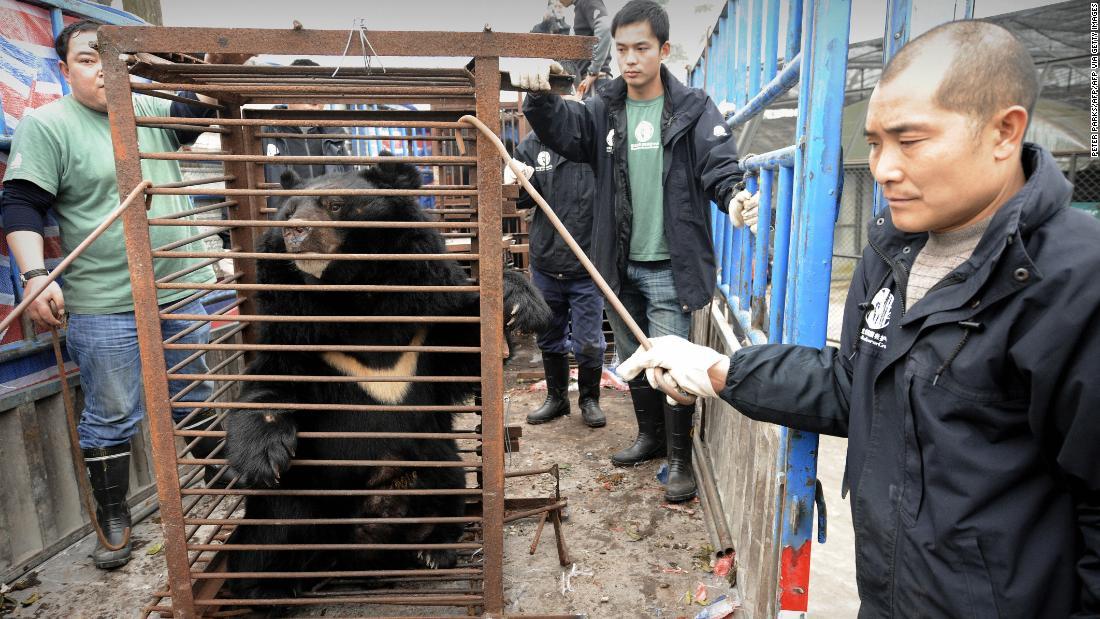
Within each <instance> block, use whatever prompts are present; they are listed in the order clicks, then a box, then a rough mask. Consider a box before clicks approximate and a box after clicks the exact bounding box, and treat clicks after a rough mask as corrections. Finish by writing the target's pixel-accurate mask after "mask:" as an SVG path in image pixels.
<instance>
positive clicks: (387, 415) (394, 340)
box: [226, 163, 550, 598]
mask: <svg viewBox="0 0 1100 619" xmlns="http://www.w3.org/2000/svg"><path fill="white" fill-rule="evenodd" d="M281 184H282V186H283V187H284V188H287V189H293V188H309V189H358V188H364V189H371V188H376V189H402V188H416V187H419V186H420V174H419V172H418V171H417V169H416V168H415V167H414V166H412V165H408V164H395V163H383V164H381V165H377V166H371V167H367V168H365V169H363V170H360V171H355V172H348V173H342V174H329V175H325V176H320V177H317V178H315V179H313V180H310V181H308V182H306V183H303V182H302V181H301V179H299V178H298V177H297V176H296V175H295V174H294V173H293V172H292V171H291V172H287V173H284V174H283V177H282V179H281ZM277 218H278V219H280V220H287V221H294V222H301V225H300V226H289V227H281V228H273V229H271V230H270V231H269V232H268V233H267V234H265V236H264V237H263V241H262V247H261V251H263V252H267V253H288V254H307V253H311V254H314V256H312V257H311V258H313V259H302V260H295V259H261V260H258V261H257V263H258V264H257V279H258V281H259V282H260V283H263V284H295V285H303V284H306V285H317V286H319V288H318V290H316V291H314V290H310V291H308V292H301V291H286V290H279V289H270V288H269V289H264V290H262V291H261V292H259V293H258V294H257V296H256V300H257V305H258V312H259V313H260V314H267V315H282V316H332V315H339V316H348V317H357V316H416V317H432V316H439V317H449V316H477V315H478V314H479V303H480V301H479V297H478V295H477V294H476V293H472V292H460V291H451V290H446V291H396V292H395V291H376V290H369V291H357V292H347V291H330V290H324V289H322V288H320V286H321V285H331V284H343V285H347V284H354V285H363V284H366V285H418V286H456V285H469V284H470V283H471V282H470V281H469V280H468V278H467V277H466V274H465V272H464V271H463V270H462V268H461V267H460V266H459V265H458V264H457V263H456V262H455V261H453V260H439V259H428V258H425V259H423V260H408V259H406V260H389V261H380V260H373V261H372V260H325V259H316V254H318V253H325V254H333V253H336V254H442V253H445V252H446V248H445V244H444V241H443V238H442V236H441V234H440V233H439V231H438V229H437V228H431V227H400V228H392V227H389V228H378V227H353V228H335V227H323V226H319V225H316V224H317V223H319V222H326V221H353V222H354V221H361V222H367V221H394V222H410V223H412V222H426V221H429V219H428V217H427V216H426V215H425V214H424V213H423V212H422V211H421V208H420V207H419V206H418V205H417V203H416V202H415V201H414V198H411V197H408V196H333V195H328V196H295V197H292V198H290V199H288V200H286V202H284V204H283V205H282V207H281V209H280V211H279V214H278V216H277ZM504 307H505V311H506V314H505V316H504V321H505V323H506V326H505V330H506V335H507V333H508V332H511V331H515V330H522V331H537V330H539V329H542V328H544V327H545V325H546V324H547V323H548V321H549V318H550V310H549V308H548V307H547V306H546V304H545V302H543V300H542V298H541V297H540V296H539V294H538V292H537V291H536V290H535V289H534V287H532V286H531V285H530V284H529V283H528V281H527V279H526V278H525V277H524V276H523V275H522V274H521V273H518V272H514V271H505V275H504ZM261 324H262V328H261V329H260V334H259V341H260V343H264V344H293V345H296V346H299V347H303V348H302V349H300V350H296V351H293V352H266V351H265V352H260V353H257V356H256V357H255V359H254V360H253V361H252V362H251V363H250V365H249V367H248V369H247V373H248V374H251V375H278V376H361V377H364V378H372V379H374V381H375V382H318V381H310V380H308V379H304V380H301V381H292V382H286V381H275V380H271V381H257V382H244V383H243V384H242V385H243V386H242V393H241V397H240V399H241V400H242V401H246V402H256V403H265V402H270V403H308V404H323V405H329V404H332V405H346V404H354V405H421V406H432V405H452V404H463V403H465V402H467V401H468V400H469V399H470V398H471V396H472V395H474V393H475V391H476V389H477V387H478V385H477V383H474V382H447V381H420V382H417V381H410V382H401V381H395V380H386V379H387V377H399V376H413V375H416V376H444V377H445V376H479V375H480V374H481V358H480V355H479V354H478V353H469V352H462V353H456V352H431V351H427V350H424V349H422V348H417V349H414V350H409V351H399V352H394V351H391V352H321V351H310V350H308V348H306V347H310V346H319V345H334V344H339V345H349V344H352V345H375V346H415V347H434V346H447V347H455V346H463V347H477V346H479V344H480V335H479V329H480V327H479V325H478V324H477V323H471V322H466V323H456V322H446V321H431V320H427V321H416V322H410V321H404V322H384V323H378V322H317V321H313V322H266V323H261ZM226 431H227V434H226V452H227V455H226V457H227V459H228V461H229V464H230V465H231V466H232V468H233V469H234V470H236V471H237V473H239V474H240V482H239V483H240V485H243V486H245V487H253V488H269V487H277V488H278V489H320V490H372V489H373V490H392V489H443V490H447V489H460V488H465V487H466V479H465V473H464V472H463V469H461V468H455V467H439V466H423V467H415V466H408V465H403V466H399V465H393V466H363V465H356V464H354V463H349V464H348V465H347V466H290V461H291V459H292V458H294V459H298V460H387V461H393V460H405V461H409V460H413V461H433V462H442V461H459V460H460V457H459V454H458V449H457V445H456V443H455V441H454V440H452V439H445V438H415V439H413V438H384V439H383V438H358V437H352V436H344V437H336V438H333V437H331V435H330V437H326V438H312V437H302V436H301V435H300V433H304V432H310V433H315V432H330V433H332V432H336V433H349V432H394V433H410V432H414V433H445V432H451V431H452V414H451V413H449V412H430V411H412V412H410V411H404V410H402V411H382V412H378V411H374V410H371V411H365V412H364V411H349V410H324V409H321V410H316V409H314V410H290V409H287V408H279V407H278V406H277V405H273V406H272V407H271V408H270V409H261V410H238V411H233V412H231V413H230V414H229V415H228V416H227V420H226ZM464 514H465V497H464V496H461V495H458V494H451V495H446V494H420V495H401V496H393V495H371V496H362V495H360V496H248V497H247V498H246V501H245V517H246V518H250V519H253V518H266V519H282V520H292V519H305V518H330V519H346V518H374V517H382V518H394V517H440V516H443V517H448V516H449V517H454V516H463V515H464ZM462 531H463V525H462V523H453V522H448V523H436V524H407V523H398V524H363V523H358V524H354V525H351V524H349V525H343V524H331V523H328V524H317V525H289V526H288V525H282V524H255V525H241V526H239V527H238V528H237V529H236V530H235V532H234V534H233V535H232V537H231V539H230V540H229V542H228V543H230V544H325V543H328V544H332V543H345V544H346V543H406V544H432V543H452V542H456V541H458V539H459V537H460V536H461V535H462ZM227 554H228V556H229V569H230V571H234V572H273V571H295V572H300V571H306V570H308V571H314V570H329V569H344V570H348V569H352V570H355V569H358V570H362V569H370V568H371V567H378V566H379V565H382V566H385V567H388V568H392V567H395V566H397V567H399V566H406V567H416V566H427V567H431V568H446V567H451V566H453V565H454V564H455V561H456V553H455V551H454V550H431V551H423V552H419V553H412V552H394V551H374V552H368V551H355V552H351V551H340V552H331V551H326V552H310V551H298V550H240V551H231V552H227ZM302 584H303V583H301V582H295V581H293V580H287V579H281V578H256V579H236V580H231V581H230V586H231V587H232V589H233V590H234V592H235V593H236V594H238V595H241V596H244V597H252V598H257V597H284V596H286V595H292V594H293V592H294V589H295V587H298V586H300V585H302Z"/></svg>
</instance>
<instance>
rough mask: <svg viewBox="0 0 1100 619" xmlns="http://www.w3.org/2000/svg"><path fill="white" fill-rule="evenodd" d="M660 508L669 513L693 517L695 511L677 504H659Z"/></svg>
mask: <svg viewBox="0 0 1100 619" xmlns="http://www.w3.org/2000/svg"><path fill="white" fill-rule="evenodd" d="M661 507H663V508H665V509H667V510H669V511H673V512H683V513H685V514H687V515H688V516H694V515H695V510H694V509H692V508H690V507H685V506H683V505H681V504H679V503H661Z"/></svg>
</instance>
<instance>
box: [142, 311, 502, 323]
mask: <svg viewBox="0 0 1100 619" xmlns="http://www.w3.org/2000/svg"><path fill="white" fill-rule="evenodd" d="M160 319H161V320H197V321H219V320H225V318H224V317H222V316H214V315H210V314H168V313H161V314H160ZM229 320H230V321H232V322H353V323H358V322H367V323H375V322H381V323H387V324H388V323H395V322H399V323H414V324H415V323H422V322H427V323H460V324H477V323H479V322H481V317H479V316H284V315H274V314H262V315H257V316H244V315H233V316H231V317H230V318H229Z"/></svg>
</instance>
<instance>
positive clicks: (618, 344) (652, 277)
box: [607, 260, 691, 362]
mask: <svg viewBox="0 0 1100 619" xmlns="http://www.w3.org/2000/svg"><path fill="white" fill-rule="evenodd" d="M619 300H620V301H622V303H623V305H624V306H625V307H626V310H627V311H628V312H630V315H631V316H633V317H634V320H635V321H636V322H637V323H638V326H639V327H641V329H642V332H643V333H645V334H646V337H657V336H660V335H678V336H680V337H682V338H684V339H687V338H688V337H690V336H691V312H685V311H684V310H683V308H681V307H680V301H679V299H678V298H677V297H676V286H675V285H674V284H673V281H672V264H671V263H670V262H669V261H668V260H662V261H659V262H634V261H630V262H627V265H626V277H625V278H623V282H622V289H621V290H620V291H619ZM607 320H608V322H610V323H611V331H612V332H613V333H614V334H615V351H616V353H617V355H618V357H619V361H620V362H622V361H625V360H626V359H627V358H628V357H630V355H633V354H634V351H636V350H638V345H639V344H638V340H637V339H636V338H635V337H634V334H633V333H631V332H630V329H628V328H627V326H626V323H625V322H623V320H622V319H621V318H619V315H618V314H617V313H615V312H608V313H607Z"/></svg>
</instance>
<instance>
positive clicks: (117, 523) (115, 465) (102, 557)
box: [83, 443, 130, 570]
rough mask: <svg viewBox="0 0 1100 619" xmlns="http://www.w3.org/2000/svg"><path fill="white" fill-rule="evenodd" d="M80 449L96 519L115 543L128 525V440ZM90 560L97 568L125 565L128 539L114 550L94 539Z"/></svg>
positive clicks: (104, 533) (117, 543) (124, 532)
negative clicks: (94, 546) (94, 505)
mask: <svg viewBox="0 0 1100 619" xmlns="http://www.w3.org/2000/svg"><path fill="white" fill-rule="evenodd" d="M83 453H84V466H85V468H86V469H87V470H88V479H89V480H90V481H91V484H92V496H93V497H95V503H96V509H95V518H96V521H98V522H99V528H100V529H102V530H103V535H104V536H105V537H106V538H107V542H108V543H110V544H111V545H112V546H118V545H119V544H121V543H122V541H123V540H124V539H126V529H129V528H130V506H129V505H128V504H127V503H126V492H127V491H128V490H129V488H130V444H129V443H123V444H121V445H115V446H113V447H91V448H88V449H84V450H83ZM92 560H93V561H94V562H95V566H96V567H98V568H99V569H101V570H109V569H113V568H116V567H120V566H123V565H126V563H127V562H128V561H129V560H130V542H129V541H127V543H126V545H125V546H123V547H122V548H120V549H118V550H108V549H107V548H105V547H103V545H102V544H98V543H97V545H96V549H95V551H94V552H93V553H92Z"/></svg>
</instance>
